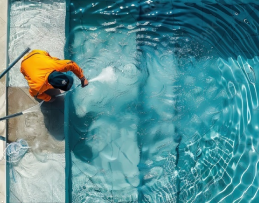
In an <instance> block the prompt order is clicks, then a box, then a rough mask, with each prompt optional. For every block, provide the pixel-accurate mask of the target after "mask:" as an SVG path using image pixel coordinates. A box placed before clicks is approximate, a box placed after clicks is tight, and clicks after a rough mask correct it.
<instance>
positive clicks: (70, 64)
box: [56, 60, 84, 80]
mask: <svg viewBox="0 0 259 203" xmlns="http://www.w3.org/2000/svg"><path fill="white" fill-rule="evenodd" d="M57 64H58V65H57V67H56V71H59V72H67V71H72V72H73V73H74V74H75V75H76V76H77V77H78V78H79V79H80V80H81V79H82V78H83V77H84V73H83V70H82V69H81V68H80V67H79V66H78V65H77V64H76V63H75V62H74V61H71V60H58V61H57Z"/></svg>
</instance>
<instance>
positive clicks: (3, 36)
mask: <svg viewBox="0 0 259 203" xmlns="http://www.w3.org/2000/svg"><path fill="white" fill-rule="evenodd" d="M7 3H8V1H7V0H0V72H2V71H3V70H4V69H5V68H6V45H7ZM5 87H6V85H5V77H4V78H2V79H1V80H0V117H2V116H5V114H6V102H5V98H6V97H5V90H6V88H5ZM5 126H6V122H5V121H1V122H0V136H2V137H0V157H2V156H3V150H4V148H5V141H4V140H3V137H4V138H5V136H6V135H5V134H6V127H5ZM5 167H6V165H5V160H2V161H0V202H1V203H3V202H5V201H6V184H5V183H6V171H5Z"/></svg>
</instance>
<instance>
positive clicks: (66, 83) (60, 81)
mask: <svg viewBox="0 0 259 203" xmlns="http://www.w3.org/2000/svg"><path fill="white" fill-rule="evenodd" d="M48 82H49V84H51V85H52V86H53V87H54V88H58V89H61V90H64V91H68V90H70V88H71V87H72V85H73V82H74V79H73V78H72V77H71V76H69V75H66V74H64V73H61V72H58V71H54V72H52V73H51V74H50V75H49V77H48Z"/></svg>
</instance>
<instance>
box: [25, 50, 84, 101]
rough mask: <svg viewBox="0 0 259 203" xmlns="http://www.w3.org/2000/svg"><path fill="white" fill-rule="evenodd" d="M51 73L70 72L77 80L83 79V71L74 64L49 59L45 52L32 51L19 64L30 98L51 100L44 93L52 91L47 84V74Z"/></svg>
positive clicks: (51, 87)
mask: <svg viewBox="0 0 259 203" xmlns="http://www.w3.org/2000/svg"><path fill="white" fill-rule="evenodd" d="M53 71H59V72H67V71H72V72H73V73H74V74H75V75H76V76H77V77H78V78H79V79H80V78H82V77H84V74H83V70H82V69H81V68H80V67H79V66H78V65H77V64H76V63H75V62H73V61H71V60H59V59H58V58H56V57H51V56H50V55H49V53H48V52H46V51H42V50H33V51H32V52H30V53H29V54H27V55H26V56H25V57H24V58H23V61H22V64H21V73H22V74H23V75H24V77H25V79H26V80H27V81H28V85H29V87H30V89H29V92H30V94H31V96H33V97H36V98H38V99H42V100H44V101H49V100H50V99H51V96H49V95H48V94H46V93H44V92H45V91H46V90H48V89H54V87H53V86H52V85H51V84H49V82H48V77H49V74H50V73H52V72H53Z"/></svg>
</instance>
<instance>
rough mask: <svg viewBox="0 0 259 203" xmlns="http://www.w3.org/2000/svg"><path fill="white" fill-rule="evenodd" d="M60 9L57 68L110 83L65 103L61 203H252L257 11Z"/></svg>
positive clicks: (77, 4)
mask: <svg viewBox="0 0 259 203" xmlns="http://www.w3.org/2000/svg"><path fill="white" fill-rule="evenodd" d="M67 9H68V11H67V13H68V14H69V16H68V17H67V19H68V22H69V28H68V27H67V33H68V34H67V49H66V57H67V58H71V59H73V60H74V61H76V62H77V63H78V64H79V65H80V66H81V67H82V68H83V69H84V72H85V74H86V75H87V77H88V78H89V79H91V78H94V77H96V76H98V75H99V74H100V73H101V72H102V71H103V70H107V67H108V69H109V70H111V71H110V72H107V74H106V75H107V78H109V77H112V80H100V81H95V82H92V83H90V84H89V86H88V87H86V88H84V89H81V88H80V89H76V90H75V91H74V92H72V93H71V94H70V95H69V96H68V97H66V112H67V113H66V120H65V125H66V129H65V131H66V141H67V149H66V153H67V154H66V155H67V158H66V161H67V171H66V177H67V183H66V185H67V188H66V189H67V193H66V194H67V196H66V201H67V202H78V203H79V202H80V203H81V202H102V203H103V202H159V203H160V202H161V203H162V202H258V201H259V195H258V188H259V181H258V180H259V179H258V170H257V169H258V160H259V156H258V147H259V146H258V145H259V143H258V135H259V110H258V96H257V91H258V88H259V86H258V80H257V78H258V77H259V58H258V55H259V52H258V51H259V50H258V42H259V40H258V39H259V38H258V28H259V26H258V22H259V21H258V20H259V15H258V13H259V3H258V2H257V1H255V0H254V1H245V2H244V1H239V2H237V1H169V0H168V1H167V0H163V1H151V0H147V1H134V0H132V1H101V2H91V1H86V0H71V1H70V2H69V3H68V5H67ZM111 73H112V74H111ZM109 74H111V75H109ZM77 83H79V81H77Z"/></svg>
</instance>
